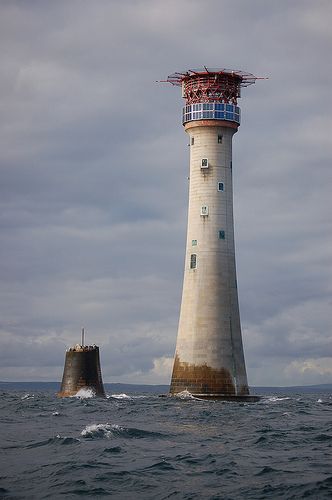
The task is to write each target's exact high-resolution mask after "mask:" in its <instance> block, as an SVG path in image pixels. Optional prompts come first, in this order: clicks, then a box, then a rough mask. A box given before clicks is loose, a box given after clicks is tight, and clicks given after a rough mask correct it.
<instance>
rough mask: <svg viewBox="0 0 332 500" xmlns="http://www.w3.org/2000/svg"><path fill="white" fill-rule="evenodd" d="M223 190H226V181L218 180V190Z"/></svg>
mask: <svg viewBox="0 0 332 500" xmlns="http://www.w3.org/2000/svg"><path fill="white" fill-rule="evenodd" d="M223 190H224V183H223V182H218V191H223Z"/></svg>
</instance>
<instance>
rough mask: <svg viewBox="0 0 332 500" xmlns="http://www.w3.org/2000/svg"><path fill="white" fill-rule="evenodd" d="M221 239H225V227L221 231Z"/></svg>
mask: <svg viewBox="0 0 332 500" xmlns="http://www.w3.org/2000/svg"><path fill="white" fill-rule="evenodd" d="M219 239H220V240H224V239H225V231H224V230H223V229H222V230H221V231H219Z"/></svg>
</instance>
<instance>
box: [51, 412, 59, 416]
mask: <svg viewBox="0 0 332 500" xmlns="http://www.w3.org/2000/svg"><path fill="white" fill-rule="evenodd" d="M52 415H53V416H54V417H56V416H57V415H60V413H59V412H58V411H54V412H53V413H52Z"/></svg>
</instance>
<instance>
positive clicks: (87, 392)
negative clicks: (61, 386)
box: [73, 388, 96, 399]
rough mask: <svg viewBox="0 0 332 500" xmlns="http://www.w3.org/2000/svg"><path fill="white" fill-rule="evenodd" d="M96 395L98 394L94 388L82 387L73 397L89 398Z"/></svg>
mask: <svg viewBox="0 0 332 500" xmlns="http://www.w3.org/2000/svg"><path fill="white" fill-rule="evenodd" d="M95 395H96V394H95V392H94V390H93V389H88V388H85V389H80V390H79V391H78V392H77V393H76V394H75V396H73V397H74V398H79V399H89V398H94V397H95Z"/></svg>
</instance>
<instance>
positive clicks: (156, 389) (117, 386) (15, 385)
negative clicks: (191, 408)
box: [0, 381, 332, 394]
mask: <svg viewBox="0 0 332 500" xmlns="http://www.w3.org/2000/svg"><path fill="white" fill-rule="evenodd" d="M104 386H105V390H106V392H108V393H113V394H116V393H127V392H128V393H137V392H140V393H142V392H146V393H151V394H156V393H158V394H165V393H167V392H168V391H169V385H164V384H159V385H152V384H123V383H105V384H104ZM59 387H60V382H36V381H31V382H11V381H7V382H6V381H0V390H4V389H11V390H15V389H16V390H27V391H28V390H29V391H31V390H35V391H38V390H40V391H45V390H48V391H53V390H54V391H57V390H58V389H59ZM250 389H251V392H252V393H253V394H268V393H271V392H282V393H298V392H302V393H303V392H305V393H310V392H332V383H331V384H316V385H303V386H302V385H295V386H286V387H283V386H280V387H279V386H266V387H264V386H253V387H251V388H250Z"/></svg>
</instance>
